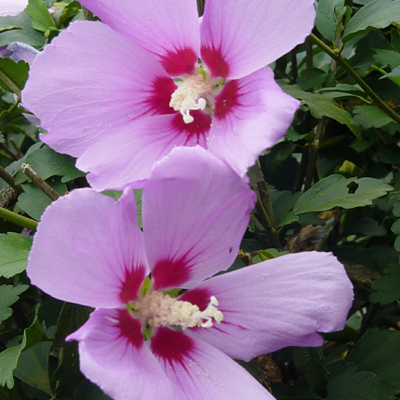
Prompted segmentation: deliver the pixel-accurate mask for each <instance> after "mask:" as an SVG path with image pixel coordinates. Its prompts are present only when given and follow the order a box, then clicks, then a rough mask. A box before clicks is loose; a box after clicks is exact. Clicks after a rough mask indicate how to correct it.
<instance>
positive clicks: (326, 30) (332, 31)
mask: <svg viewBox="0 0 400 400" xmlns="http://www.w3.org/2000/svg"><path fill="white" fill-rule="evenodd" d="M345 12H346V6H345V4H344V0H319V2H318V11H317V16H316V18H315V25H316V27H317V29H318V30H319V31H320V33H321V34H322V36H324V38H325V39H328V40H329V41H331V42H332V43H333V42H334V41H335V39H336V32H337V28H338V26H339V23H340V21H341V19H342V18H343V15H344V14H345Z"/></svg>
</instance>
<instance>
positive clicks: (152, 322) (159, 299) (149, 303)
mask: <svg viewBox="0 0 400 400" xmlns="http://www.w3.org/2000/svg"><path fill="white" fill-rule="evenodd" d="M217 306H218V300H217V299H216V298H215V297H214V296H211V298H210V303H209V305H208V306H207V308H206V309H205V310H204V311H200V309H199V307H198V306H196V305H194V304H192V303H190V302H188V301H181V300H177V299H175V298H173V297H171V296H170V295H168V294H163V293H161V292H157V291H154V292H151V293H147V294H146V296H145V297H144V298H143V299H141V300H139V301H136V302H135V303H134V304H133V307H134V309H135V310H137V312H138V313H139V314H140V316H141V318H142V320H144V321H146V322H147V324H148V325H149V326H150V327H152V328H159V327H161V326H178V327H180V328H182V329H183V330H185V329H187V328H194V327H202V328H211V327H212V326H213V319H214V321H215V322H217V323H218V324H219V323H220V322H221V321H222V320H223V318H224V316H223V314H222V312H221V311H219V310H218V308H217Z"/></svg>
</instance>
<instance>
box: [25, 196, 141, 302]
mask: <svg viewBox="0 0 400 400" xmlns="http://www.w3.org/2000/svg"><path fill="white" fill-rule="evenodd" d="M147 272H148V270H147V262H146V258H145V254H144V248H143V238H142V232H141V231H140V230H139V229H138V227H137V225H136V206H135V199H134V196H133V192H132V191H126V193H125V194H124V195H123V196H122V197H121V198H120V200H119V201H118V202H116V201H115V200H114V199H112V198H110V197H107V196H104V195H101V194H99V193H97V192H95V191H94V190H92V189H77V190H74V191H73V192H71V193H70V194H68V195H66V196H64V197H61V198H59V199H58V200H57V201H55V202H54V203H52V204H51V205H50V206H49V207H48V208H47V209H46V211H45V212H44V214H43V216H42V220H41V222H40V223H39V227H38V230H37V233H36V234H35V237H34V243H33V246H32V250H31V252H30V255H29V262H28V269H27V273H28V276H29V278H30V280H31V282H32V284H34V285H36V286H38V287H39V288H40V289H42V290H43V291H44V292H46V293H48V294H50V295H51V296H53V297H55V298H57V299H60V300H64V301H69V302H72V303H78V304H83V305H87V306H91V307H104V308H112V307H116V306H119V305H123V304H126V303H128V302H129V301H131V300H135V299H136V298H137V292H138V290H139V288H140V286H141V284H142V282H143V280H144V278H145V276H146V274H147Z"/></svg>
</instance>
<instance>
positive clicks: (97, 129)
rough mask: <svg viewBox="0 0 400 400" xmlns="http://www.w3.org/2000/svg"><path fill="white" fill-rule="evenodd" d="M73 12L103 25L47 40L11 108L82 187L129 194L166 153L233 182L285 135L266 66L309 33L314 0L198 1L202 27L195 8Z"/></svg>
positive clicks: (115, 6) (106, 5) (283, 107)
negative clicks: (230, 175) (225, 173)
mask: <svg viewBox="0 0 400 400" xmlns="http://www.w3.org/2000/svg"><path fill="white" fill-rule="evenodd" d="M81 3H82V4H83V5H84V6H85V7H87V8H88V9H89V10H91V11H92V12H93V13H95V14H96V15H97V16H98V17H99V18H101V20H102V21H103V22H104V23H100V22H87V21H86V22H76V23H73V24H71V26H70V27H69V28H68V29H67V30H66V31H64V32H62V33H61V34H60V35H59V37H57V38H56V39H55V40H53V42H52V43H51V44H50V45H48V46H47V47H46V48H45V49H44V51H43V53H42V54H40V56H39V57H38V58H37V60H36V61H35V63H34V65H33V67H32V69H31V72H30V78H29V80H28V83H27V85H26V88H25V90H24V91H23V95H22V100H23V104H24V106H25V107H27V108H28V109H29V110H30V111H32V112H33V113H34V114H35V115H36V116H37V117H39V118H40V120H41V122H42V126H43V128H44V129H46V130H47V131H48V134H47V135H42V136H41V139H42V140H43V141H44V142H45V143H47V144H48V145H49V146H51V147H52V148H53V149H55V150H56V151H58V152H60V153H66V154H69V155H71V156H74V157H78V162H77V167H78V168H79V169H81V170H83V171H86V172H87V171H90V174H89V175H88V180H89V183H90V184H91V185H92V187H93V188H95V189H97V190H104V189H106V188H114V189H119V188H123V187H124V186H126V184H127V183H130V182H137V186H139V185H140V184H141V183H140V182H141V181H143V180H145V179H146V178H147V177H148V175H149V173H150V171H151V168H152V167H153V165H154V163H155V162H156V161H157V160H160V159H161V158H162V157H163V156H165V155H167V154H168V153H169V152H170V151H171V149H172V148H174V147H176V146H195V145H200V146H202V147H204V148H207V149H209V150H210V152H212V153H213V154H215V155H216V156H217V157H219V158H220V159H222V160H224V161H226V162H227V163H228V164H230V165H231V167H232V168H233V169H234V170H235V171H236V172H237V173H238V174H239V175H241V176H243V175H244V174H245V173H246V172H247V170H248V168H249V167H250V166H251V165H253V164H254V162H255V160H256V159H257V157H258V156H259V155H260V154H261V153H262V152H263V151H264V150H265V149H266V148H268V147H271V146H272V145H273V144H275V143H276V141H277V140H278V139H279V138H280V137H282V136H283V135H284V134H285V133H286V130H287V128H288V127H289V125H290V123H291V122H292V119H293V115H294V112H295V111H296V110H297V108H298V105H299V102H298V101H297V100H295V99H293V98H291V97H289V96H287V95H286V94H285V93H283V92H282V90H281V89H280V88H279V86H278V85H277V84H276V82H275V81H274V74H273V72H272V70H271V69H270V68H268V67H265V66H266V65H268V64H269V63H271V62H273V61H274V60H276V59H277V58H279V57H280V56H282V55H284V54H285V53H287V52H288V51H289V50H291V49H292V48H293V47H294V46H296V45H297V44H299V43H302V42H303V41H304V38H305V37H306V36H307V35H308V34H309V33H310V31H311V29H312V27H313V23H314V16H315V10H314V0H253V1H248V0H208V1H207V2H206V7H205V11H204V16H203V17H202V19H201V20H199V18H198V14H197V7H196V1H195V0H174V1H165V0H146V1H139V0H113V1H111V0H82V1H81ZM288 10H290V12H287V11H288ZM199 56H201V60H199V58H198V57H199ZM173 78H174V79H173Z"/></svg>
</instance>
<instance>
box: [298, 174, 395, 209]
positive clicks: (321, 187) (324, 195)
mask: <svg viewBox="0 0 400 400" xmlns="http://www.w3.org/2000/svg"><path fill="white" fill-rule="evenodd" d="M352 185H354V186H353V188H352ZM391 190H393V187H392V186H390V185H386V184H384V183H382V182H381V181H379V180H378V179H374V178H360V179H357V178H347V179H346V178H345V177H344V176H342V175H330V176H328V177H326V178H324V179H321V180H320V181H319V182H317V183H316V184H315V185H314V186H313V187H312V188H311V189H309V190H308V191H307V192H305V193H304V194H303V195H302V196H301V197H300V198H299V200H298V201H297V202H296V204H295V206H294V211H295V212H296V214H298V215H299V214H305V213H309V212H317V211H325V210H330V209H332V208H334V207H342V208H345V209H351V208H356V207H363V206H367V205H371V204H372V200H374V199H376V198H378V197H382V196H385V195H386V194H387V192H390V191H391Z"/></svg>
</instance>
